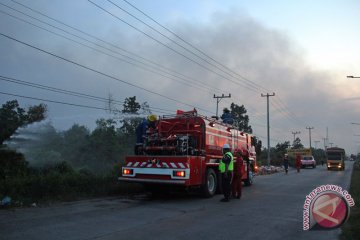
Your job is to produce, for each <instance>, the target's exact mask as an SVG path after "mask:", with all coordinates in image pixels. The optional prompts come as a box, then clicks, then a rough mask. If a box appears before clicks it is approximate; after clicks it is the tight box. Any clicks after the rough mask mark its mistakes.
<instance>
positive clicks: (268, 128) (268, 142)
mask: <svg viewBox="0 0 360 240" xmlns="http://www.w3.org/2000/svg"><path fill="white" fill-rule="evenodd" d="M273 96H275V93H274V92H273V93H272V94H269V93H267V94H261V97H266V100H267V145H268V147H267V148H268V149H267V150H268V151H267V152H268V153H267V164H268V167H270V119H269V97H273Z"/></svg>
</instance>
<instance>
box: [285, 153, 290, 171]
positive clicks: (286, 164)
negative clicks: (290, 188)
mask: <svg viewBox="0 0 360 240" xmlns="http://www.w3.org/2000/svg"><path fill="white" fill-rule="evenodd" d="M284 168H285V173H286V174H288V170H289V157H288V155H287V154H285V156H284Z"/></svg>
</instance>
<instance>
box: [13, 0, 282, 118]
mask: <svg viewBox="0 0 360 240" xmlns="http://www.w3.org/2000/svg"><path fill="white" fill-rule="evenodd" d="M12 1H13V2H15V3H17V4H19V5H22V6H24V7H26V8H28V9H31V8H29V7H27V6H25V5H24V4H21V3H18V2H17V1H14V0H12ZM31 10H32V11H35V12H37V13H39V14H41V15H43V16H46V17H48V18H50V19H52V20H54V21H57V22H59V23H62V24H64V25H65V26H68V27H70V28H72V29H74V30H77V31H80V32H82V33H83V34H86V35H88V36H91V37H93V38H95V39H97V40H100V41H102V42H105V43H107V44H110V45H111V46H113V47H116V48H118V47H117V46H116V45H113V44H111V43H109V42H106V41H104V40H101V39H100V38H97V37H95V36H93V35H90V34H88V33H86V32H84V31H82V30H80V29H77V28H74V27H72V26H70V25H68V24H65V23H63V22H61V21H59V20H56V19H54V18H51V17H49V16H47V15H45V14H43V13H41V12H39V11H36V10H33V9H31ZM16 11H17V10H16ZM27 16H28V15H27ZM29 17H31V16H29ZM40 21H41V20H40ZM42 22H43V21H42ZM43 23H44V22H43ZM46 24H47V23H46ZM48 25H49V24H48ZM50 26H52V25H50ZM53 27H54V26H53ZM55 28H57V27H55ZM57 29H59V28H57ZM60 30H61V29H60ZM62 31H64V30H62ZM66 33H68V34H71V33H69V32H67V31H66ZM55 34H56V33H55ZM72 35H73V36H76V37H78V38H79V36H78V35H74V34H72ZM65 38H66V39H68V40H70V41H73V40H72V39H69V38H67V37H65ZM81 39H83V40H85V41H88V40H86V39H84V38H81ZM88 42H90V43H92V44H95V45H96V43H94V42H91V41H88ZM76 43H78V44H82V43H79V42H76ZM82 45H83V46H86V47H89V46H87V45H84V44H82ZM97 46H100V45H97ZM100 47H102V48H104V47H103V46H100ZM90 48H91V49H94V48H92V47H90ZM105 49H107V50H108V51H110V49H108V48H105ZM94 50H96V51H100V50H97V49H94ZM121 50H122V51H127V50H124V49H121ZM100 52H102V53H103V54H107V53H104V52H103V51H100ZM127 52H129V51H127ZM107 55H108V56H111V57H114V56H112V55H109V54H107ZM123 56H125V57H127V58H130V57H129V56H126V55H123ZM136 56H137V57H139V58H142V59H145V58H143V57H141V56H139V55H136ZM115 58H116V57H115ZM210 58H211V57H210ZM119 60H121V61H124V60H123V59H119ZM132 60H134V59H132ZM147 61H150V60H147ZM125 62H126V61H125ZM127 63H129V62H127ZM151 63H152V64H153V63H154V62H152V61H151ZM129 64H132V65H134V64H133V63H131V62H130V63H129ZM142 64H143V63H142ZM138 67H139V66H138ZM142 69H144V68H142ZM150 71H151V70H150ZM152 72H154V73H157V72H155V71H152ZM157 74H159V73H157ZM177 74H179V73H177ZM162 76H163V75H162ZM164 77H167V76H164ZM175 77H178V76H175ZM167 78H169V77H167ZM188 78H189V77H188ZM169 79H172V78H169ZM172 80H174V79H172ZM196 81H199V80H195V83H196ZM204 86H206V85H201V87H204ZM280 110H281V109H280ZM255 112H256V111H255ZM253 117H256V116H253Z"/></svg>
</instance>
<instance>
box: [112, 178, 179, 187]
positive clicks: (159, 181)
mask: <svg viewBox="0 0 360 240" xmlns="http://www.w3.org/2000/svg"><path fill="white" fill-rule="evenodd" d="M118 180H119V181H123V182H135V183H152V184H169V185H185V180H161V179H143V178H128V177H119V178H118Z"/></svg>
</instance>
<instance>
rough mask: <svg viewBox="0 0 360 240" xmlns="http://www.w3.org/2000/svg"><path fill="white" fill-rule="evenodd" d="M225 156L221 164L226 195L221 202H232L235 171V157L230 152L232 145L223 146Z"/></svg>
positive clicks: (223, 187)
mask: <svg viewBox="0 0 360 240" xmlns="http://www.w3.org/2000/svg"><path fill="white" fill-rule="evenodd" d="M223 154H224V156H223V158H222V159H221V160H220V163H219V171H220V173H221V183H222V191H223V193H224V198H223V199H221V201H222V202H228V201H230V195H231V181H232V175H233V170H234V157H233V155H232V154H231V152H230V145H229V144H227V143H225V144H224V146H223Z"/></svg>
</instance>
